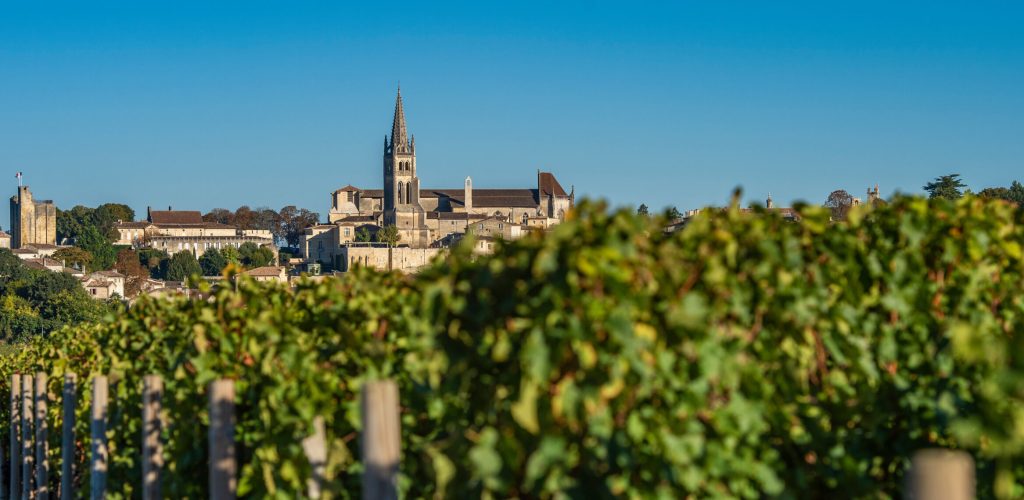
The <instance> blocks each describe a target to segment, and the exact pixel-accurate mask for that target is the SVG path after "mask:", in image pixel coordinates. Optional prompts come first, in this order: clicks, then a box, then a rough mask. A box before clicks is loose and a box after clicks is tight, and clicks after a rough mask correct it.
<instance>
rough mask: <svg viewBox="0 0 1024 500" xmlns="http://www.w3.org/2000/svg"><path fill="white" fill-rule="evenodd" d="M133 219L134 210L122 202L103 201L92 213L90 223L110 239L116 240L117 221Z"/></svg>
mask: <svg viewBox="0 0 1024 500" xmlns="http://www.w3.org/2000/svg"><path fill="white" fill-rule="evenodd" d="M133 220H135V211H134V210H132V209H131V207H129V206H128V205H124V204H122V203H104V204H102V205H100V206H98V207H96V209H95V210H93V213H92V224H93V225H94V226H96V229H97V230H99V232H100V234H102V235H104V236H106V237H107V239H109V240H110V241H117V239H118V233H117V223H118V222H131V221H133Z"/></svg>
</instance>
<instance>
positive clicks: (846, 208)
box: [825, 189, 853, 221]
mask: <svg viewBox="0 0 1024 500" xmlns="http://www.w3.org/2000/svg"><path fill="white" fill-rule="evenodd" d="M852 206H853V196H851V195H850V193H847V192H846V190H845V189H837V190H835V191H832V192H831V193H829V195H828V198H826V199H825V208H827V209H829V210H830V211H831V212H832V220H834V221H841V220H846V215H847V214H848V213H849V212H850V207H852Z"/></svg>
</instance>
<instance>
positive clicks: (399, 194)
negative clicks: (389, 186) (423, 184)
mask: <svg viewBox="0 0 1024 500" xmlns="http://www.w3.org/2000/svg"><path fill="white" fill-rule="evenodd" d="M403 186H404V184H402V183H401V182H399V183H398V203H402V193H403V191H402V187H403Z"/></svg>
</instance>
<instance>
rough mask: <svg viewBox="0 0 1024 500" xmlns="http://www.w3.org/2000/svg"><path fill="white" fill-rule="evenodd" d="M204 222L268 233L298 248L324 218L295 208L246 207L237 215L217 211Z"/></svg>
mask: <svg viewBox="0 0 1024 500" xmlns="http://www.w3.org/2000/svg"><path fill="white" fill-rule="evenodd" d="M203 220H204V221H206V222H217V223H220V224H227V225H229V226H236V227H238V228H239V229H263V230H267V231H270V233H271V234H273V235H274V238H275V239H276V240H277V241H279V242H284V243H287V245H288V246H289V247H293V248H294V247H298V246H299V244H301V243H302V234H303V232H304V231H305V229H306V228H307V227H310V226H314V225H316V224H317V223H319V221H320V214H319V213H317V212H313V211H311V210H308V209H305V208H298V207H296V206H295V205H288V206H285V207H283V208H281V210H276V211H275V210H274V209H272V208H269V207H257V208H255V209H253V208H249V207H248V206H246V205H243V206H241V207H238V209H237V210H235V211H234V212H232V211H231V210H228V209H226V208H215V209H213V210H210V211H209V212H207V213H206V214H204V215H203Z"/></svg>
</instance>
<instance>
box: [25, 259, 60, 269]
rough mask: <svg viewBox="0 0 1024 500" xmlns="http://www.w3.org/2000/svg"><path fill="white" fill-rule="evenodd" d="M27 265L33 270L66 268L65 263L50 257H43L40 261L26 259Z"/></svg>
mask: <svg viewBox="0 0 1024 500" xmlns="http://www.w3.org/2000/svg"><path fill="white" fill-rule="evenodd" d="M25 265H26V266H28V267H31V268H33V269H49V268H51V267H60V268H63V267H64V264H63V263H61V262H59V261H56V260H53V259H51V258H48V257H43V258H40V259H25Z"/></svg>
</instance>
